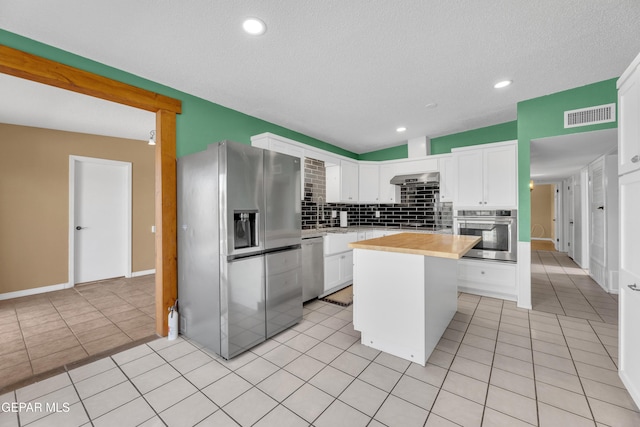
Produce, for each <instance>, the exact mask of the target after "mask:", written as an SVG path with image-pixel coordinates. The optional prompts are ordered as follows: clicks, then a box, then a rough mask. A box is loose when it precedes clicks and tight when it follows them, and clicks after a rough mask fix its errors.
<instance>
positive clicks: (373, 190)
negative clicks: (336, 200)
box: [358, 163, 380, 203]
mask: <svg viewBox="0 0 640 427" xmlns="http://www.w3.org/2000/svg"><path fill="white" fill-rule="evenodd" d="M379 181H380V166H378V165H372V164H368V163H361V164H360V165H359V167H358V201H360V203H379V202H380V186H379Z"/></svg>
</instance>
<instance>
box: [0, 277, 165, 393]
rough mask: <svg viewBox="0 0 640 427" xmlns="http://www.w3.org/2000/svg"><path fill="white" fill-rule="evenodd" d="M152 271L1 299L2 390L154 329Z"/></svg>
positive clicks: (152, 331)
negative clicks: (127, 277) (70, 287)
mask: <svg viewBox="0 0 640 427" xmlns="http://www.w3.org/2000/svg"><path fill="white" fill-rule="evenodd" d="M154 292H155V276H154V275H147V276H139V277H135V278H130V279H125V278H117V279H110V280H104V281H101V282H94V283H90V284H84V285H78V286H76V287H74V288H72V289H65V290H61V291H55V292H49V293H46V294H38V295H32V296H27V297H22V298H15V299H11V300H4V301H0V330H1V331H2V345H1V346H0V390H2V388H3V387H5V386H8V385H10V384H13V383H15V382H17V381H20V380H24V379H26V378H29V377H31V376H32V375H37V374H41V373H44V372H47V371H49V370H51V369H54V368H59V367H62V366H64V365H66V364H68V363H72V362H75V361H78V360H81V359H85V358H87V357H89V356H93V355H96V354H100V353H102V352H105V351H108V350H110V349H114V348H117V347H119V346H122V345H125V344H128V343H132V342H134V341H137V340H138V339H141V338H145V337H149V336H153V335H155V320H154V319H155V298H154Z"/></svg>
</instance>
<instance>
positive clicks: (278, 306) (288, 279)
mask: <svg viewBox="0 0 640 427" xmlns="http://www.w3.org/2000/svg"><path fill="white" fill-rule="evenodd" d="M265 260H266V267H267V269H266V272H267V338H270V337H272V336H274V335H275V334H277V333H278V332H281V331H283V330H285V329H286V328H288V327H290V326H292V325H295V324H296V323H298V322H299V321H300V320H302V284H301V273H302V271H301V250H300V249H293V250H285V251H279V252H271V253H268V254H266V258H265Z"/></svg>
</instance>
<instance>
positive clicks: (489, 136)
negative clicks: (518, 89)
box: [431, 121, 518, 154]
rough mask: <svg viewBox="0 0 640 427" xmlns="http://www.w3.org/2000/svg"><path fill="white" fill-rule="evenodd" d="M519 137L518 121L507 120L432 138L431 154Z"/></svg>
mask: <svg viewBox="0 0 640 427" xmlns="http://www.w3.org/2000/svg"><path fill="white" fill-rule="evenodd" d="M515 139H518V122H517V121H513V122H507V123H501V124H498V125H493V126H487V127H484V128H479V129H473V130H469V131H466V132H460V133H454V134H451V135H445V136H440V137H437V138H432V139H431V154H445V153H450V152H451V149H452V148H458V147H468V146H470V145H479V144H488V143H491V142H500V141H513V140H515Z"/></svg>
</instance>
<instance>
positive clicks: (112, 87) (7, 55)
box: [0, 45, 182, 113]
mask: <svg viewBox="0 0 640 427" xmlns="http://www.w3.org/2000/svg"><path fill="white" fill-rule="evenodd" d="M0 72H2V73H4V74H9V75H12V76H15V77H21V78H23V79H27V80H31V81H35V82H39V83H44V84H47V85H49V86H56V87H59V88H62V89H67V90H70V91H73V92H78V93H82V94H85V95H91V96H94V97H96V98H101V99H106V100H107V101H113V102H117V103H119V104H124V105H128V106H130V107H135V108H140V109H142V110H146V111H151V112H154V113H155V112H156V111H158V110H166V111H172V112H174V113H181V112H182V103H181V102H180V100H178V99H174V98H170V97H168V96H164V95H160V94H157V93H154V92H150V91H148V90H145V89H140V88H138V87H135V86H131V85H128V84H125V83H121V82H118V81H116V80H112V79H109V78H107V77H102V76H99V75H97V74H93V73H90V72H88V71H84V70H80V69H78V68H74V67H70V66H68V65H64V64H60V63H58V62H55V61H51V60H49V59H45V58H41V57H39V56H35V55H31V54H29V53H26V52H22V51H20V50H16V49H13V48H10V47H7V46H3V45H0Z"/></svg>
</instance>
